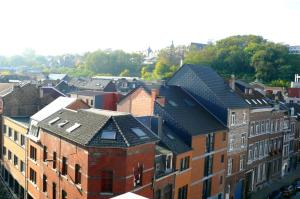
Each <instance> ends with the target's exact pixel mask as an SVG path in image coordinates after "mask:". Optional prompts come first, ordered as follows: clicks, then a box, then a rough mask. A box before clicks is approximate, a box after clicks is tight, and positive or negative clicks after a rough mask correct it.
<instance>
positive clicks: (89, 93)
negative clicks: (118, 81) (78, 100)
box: [70, 90, 104, 96]
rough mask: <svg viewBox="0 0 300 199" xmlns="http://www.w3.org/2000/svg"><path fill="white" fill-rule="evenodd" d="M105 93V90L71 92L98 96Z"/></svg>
mask: <svg viewBox="0 0 300 199" xmlns="http://www.w3.org/2000/svg"><path fill="white" fill-rule="evenodd" d="M103 93H104V92H103V91H94V90H91V91H90V90H82V91H74V92H71V93H70V94H77V95H84V96H97V95H102V94H103Z"/></svg>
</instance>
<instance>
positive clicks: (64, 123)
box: [57, 120, 69, 128]
mask: <svg viewBox="0 0 300 199" xmlns="http://www.w3.org/2000/svg"><path fill="white" fill-rule="evenodd" d="M68 123H69V121H68V120H65V121H63V122H61V123H59V124H58V125H57V126H59V127H60V128H61V127H63V126H65V125H66V124H68Z"/></svg>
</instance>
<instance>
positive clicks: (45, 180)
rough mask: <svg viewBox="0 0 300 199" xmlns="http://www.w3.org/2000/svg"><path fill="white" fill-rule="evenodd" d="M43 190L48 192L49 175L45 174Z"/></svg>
mask: <svg viewBox="0 0 300 199" xmlns="http://www.w3.org/2000/svg"><path fill="white" fill-rule="evenodd" d="M43 192H47V176H46V175H43Z"/></svg>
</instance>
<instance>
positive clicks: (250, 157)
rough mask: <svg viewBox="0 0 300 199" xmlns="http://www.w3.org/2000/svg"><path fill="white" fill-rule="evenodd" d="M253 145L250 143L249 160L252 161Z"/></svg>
mask: <svg viewBox="0 0 300 199" xmlns="http://www.w3.org/2000/svg"><path fill="white" fill-rule="evenodd" d="M252 148H253V145H249V149H248V161H249V162H251V161H252V160H253V150H252Z"/></svg>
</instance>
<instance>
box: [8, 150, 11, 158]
mask: <svg viewBox="0 0 300 199" xmlns="http://www.w3.org/2000/svg"><path fill="white" fill-rule="evenodd" d="M8 160H11V151H10V150H8Z"/></svg>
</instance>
